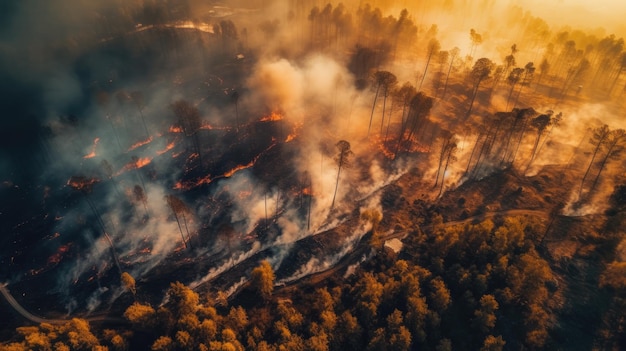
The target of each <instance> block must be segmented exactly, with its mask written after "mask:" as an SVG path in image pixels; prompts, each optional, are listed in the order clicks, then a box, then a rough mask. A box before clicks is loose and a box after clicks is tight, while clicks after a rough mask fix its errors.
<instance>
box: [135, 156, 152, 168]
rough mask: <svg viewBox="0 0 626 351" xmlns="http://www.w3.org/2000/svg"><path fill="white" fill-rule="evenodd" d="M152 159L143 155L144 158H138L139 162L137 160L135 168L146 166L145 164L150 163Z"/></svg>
mask: <svg viewBox="0 0 626 351" xmlns="http://www.w3.org/2000/svg"><path fill="white" fill-rule="evenodd" d="M151 161H152V159H151V158H149V157H142V158H140V159H138V160H137V162H135V168H141V167H145V166H147V165H149V164H150V162H151Z"/></svg>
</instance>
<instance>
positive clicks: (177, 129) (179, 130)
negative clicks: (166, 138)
mask: <svg viewBox="0 0 626 351" xmlns="http://www.w3.org/2000/svg"><path fill="white" fill-rule="evenodd" d="M168 131H169V132H170V133H182V132H183V128H181V127H179V126H170V128H169V129H168Z"/></svg>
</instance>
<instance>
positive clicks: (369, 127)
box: [367, 84, 380, 136]
mask: <svg viewBox="0 0 626 351" xmlns="http://www.w3.org/2000/svg"><path fill="white" fill-rule="evenodd" d="M379 91H380V84H378V86H377V87H376V95H374V103H373V104H372V113H371V114H370V124H369V126H368V127H367V136H370V129H372V120H373V119H374V109H375V108H376V100H377V99H378V92H379Z"/></svg>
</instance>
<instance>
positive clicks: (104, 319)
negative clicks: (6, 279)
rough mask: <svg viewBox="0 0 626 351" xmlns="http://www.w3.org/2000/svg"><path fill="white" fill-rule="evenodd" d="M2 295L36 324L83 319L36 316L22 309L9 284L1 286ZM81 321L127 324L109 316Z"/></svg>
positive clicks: (21, 313)
mask: <svg viewBox="0 0 626 351" xmlns="http://www.w3.org/2000/svg"><path fill="white" fill-rule="evenodd" d="M0 293H1V294H2V296H3V297H4V299H5V300H6V301H7V302H8V303H9V305H11V307H13V309H14V310H15V311H16V312H17V313H19V314H20V315H21V316H22V317H24V318H25V319H27V320H29V321H31V322H33V323H35V324H41V323H48V324H56V325H61V324H65V323H67V322H69V321H70V320H72V319H73V318H81V317H68V318H67V319H54V318H51V319H48V318H43V317H39V316H35V315H34V314H32V313H30V312H28V311H27V310H26V309H25V308H24V307H22V305H20V303H19V302H17V300H15V298H14V297H13V295H11V292H10V291H9V289H7V283H2V284H0ZM81 319H84V320H86V321H88V322H102V323H126V321H125V320H124V319H121V318H118V317H111V316H107V315H100V316H93V317H88V318H81Z"/></svg>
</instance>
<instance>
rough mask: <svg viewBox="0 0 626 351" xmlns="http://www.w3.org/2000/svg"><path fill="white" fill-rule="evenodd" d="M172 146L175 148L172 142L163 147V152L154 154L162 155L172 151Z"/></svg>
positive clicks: (159, 151)
mask: <svg viewBox="0 0 626 351" xmlns="http://www.w3.org/2000/svg"><path fill="white" fill-rule="evenodd" d="M174 146H176V143H175V142H173V141H172V142H170V143H168V144H167V145H165V148H164V149H163V150H158V151H157V152H156V153H157V155H163V154H164V153H166V152H168V151H170V150H172V149H173V148H174Z"/></svg>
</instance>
